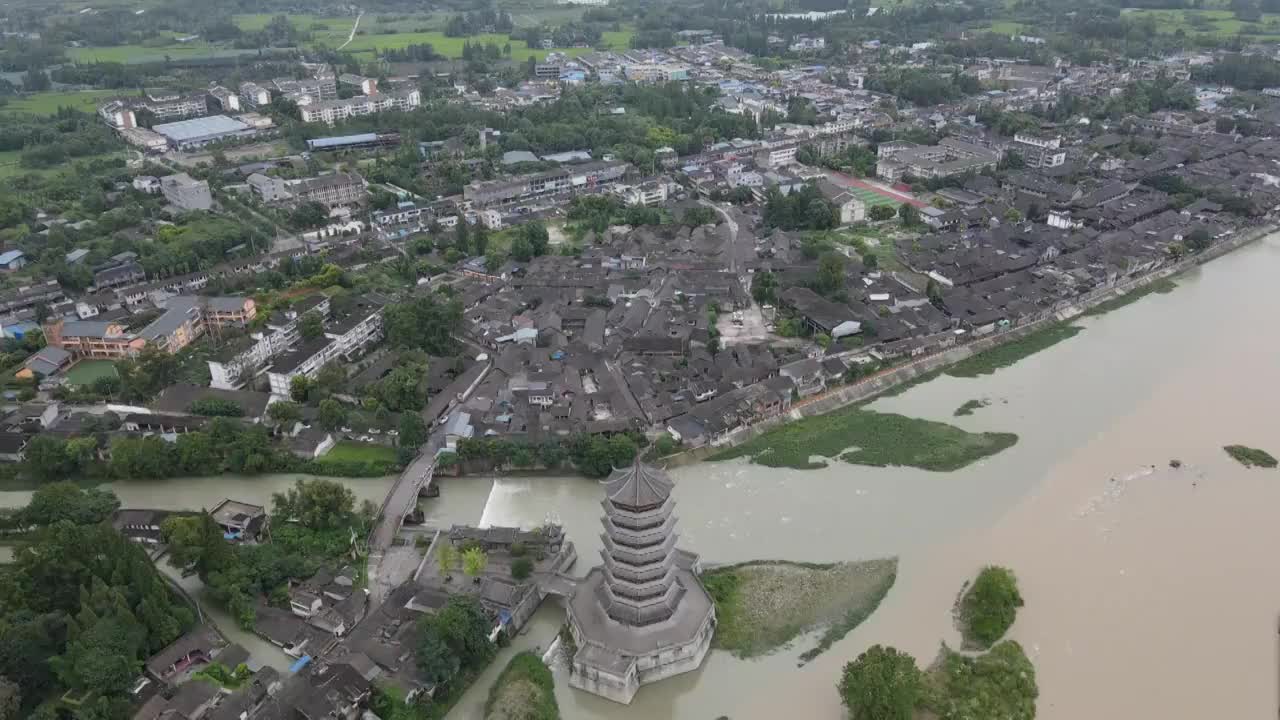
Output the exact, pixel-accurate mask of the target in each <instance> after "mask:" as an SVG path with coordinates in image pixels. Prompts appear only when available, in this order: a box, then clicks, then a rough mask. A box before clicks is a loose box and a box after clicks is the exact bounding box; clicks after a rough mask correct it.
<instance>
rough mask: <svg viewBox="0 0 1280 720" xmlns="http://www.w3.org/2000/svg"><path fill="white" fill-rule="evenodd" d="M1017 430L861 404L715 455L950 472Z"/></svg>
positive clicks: (779, 463) (777, 463)
mask: <svg viewBox="0 0 1280 720" xmlns="http://www.w3.org/2000/svg"><path fill="white" fill-rule="evenodd" d="M1016 442H1018V436H1017V435H1014V434H1013V433H971V432H966V431H964V430H961V429H960V428H958V427H955V426H954V425H948V424H946V423H941V422H934V421H932V420H921V419H919V418H909V417H906V416H904V415H896V414H892V413H878V412H875V411H873V410H867V409H865V408H863V407H860V406H856V405H854V406H850V407H845V408H841V409H839V410H834V411H832V412H829V413H827V414H825V415H815V416H813V417H807V418H803V419H801V420H797V421H795V422H789V423H787V424H785V425H782V426H780V427H777V428H774V429H773V430H770V431H769V432H767V433H765V434H763V435H760V436H758V437H756V438H753V439H751V440H748V441H747V442H745V443H743V444H741V445H739V446H737V447H734V448H729V449H727V450H725V451H724V452H721V453H718V454H716V455H714V456H712V457H711V459H712V460H728V459H730V458H735V457H748V458H751V461H752V462H754V463H757V464H759V465H766V466H768V467H787V468H794V469H797V470H812V469H816V468H822V467H826V466H827V463H826V462H824V461H822V460H818V461H813V460H811V459H810V458H812V457H813V456H815V455H816V456H819V457H822V458H833V457H838V458H840V459H841V460H843V461H844V462H847V463H851V464H854V465H871V466H875V467H887V466H890V465H906V466H908V467H916V468H920V469H922V470H934V471H938V472H947V471H951V470H959V469H960V468H962V467H964V466H966V465H968V464H970V463H972V462H974V461H976V460H981V459H982V458H984V457H988V456H990V455H995V454H996V453H998V452H1000V451H1001V450H1004V449H1006V448H1009V447H1011V446H1013V445H1014V443H1016Z"/></svg>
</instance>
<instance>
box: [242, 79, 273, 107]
mask: <svg viewBox="0 0 1280 720" xmlns="http://www.w3.org/2000/svg"><path fill="white" fill-rule="evenodd" d="M240 100H241V101H242V102H243V104H244V106H245V107H246V108H260V107H262V106H263V105H270V104H271V91H270V90H267V89H266V88H264V87H262V86H261V85H259V84H258V83H252V82H242V83H240Z"/></svg>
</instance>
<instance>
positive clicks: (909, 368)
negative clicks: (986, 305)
mask: <svg viewBox="0 0 1280 720" xmlns="http://www.w3.org/2000/svg"><path fill="white" fill-rule="evenodd" d="M1277 231H1280V226H1278V225H1274V224H1267V225H1263V226H1259V227H1256V228H1252V229H1250V230H1246V231H1243V232H1241V233H1239V234H1238V235H1235V236H1233V237H1231V238H1228V239H1227V240H1224V241H1222V242H1220V243H1218V244H1216V245H1214V246H1213V247H1210V248H1209V249H1207V250H1205V251H1204V252H1201V253H1198V254H1196V255H1193V256H1191V257H1187V258H1184V259H1182V260H1180V261H1178V262H1177V263H1173V264H1171V265H1167V266H1165V267H1162V268H1160V269H1158V270H1156V271H1154V272H1152V273H1150V274H1148V275H1144V276H1141V277H1138V278H1134V279H1132V280H1129V281H1128V282H1125V283H1121V284H1118V285H1115V286H1113V287H1107V288H1100V289H1097V290H1095V291H1093V292H1091V293H1088V294H1086V295H1083V296H1080V297H1078V298H1074V299H1072V300H1070V301H1063V302H1060V303H1058V304H1056V305H1055V306H1054V307H1053V308H1051V309H1050V310H1048V311H1046V312H1045V313H1043V314H1042V316H1041V317H1040V318H1038V319H1036V320H1033V321H1031V322H1028V323H1026V324H1023V325H1020V326H1017V327H1013V328H1010V329H1007V330H1003V331H997V332H995V333H991V334H988V335H986V336H984V337H981V338H978V339H976V340H972V341H970V342H968V343H966V344H964V345H960V346H958V347H953V348H950V349H947V350H943V351H941V352H937V353H934V354H933V355H927V356H923V357H919V358H915V359H912V360H908V361H907V362H905V363H903V364H901V365H898V366H896V367H893V368H890V369H888V370H885V371H883V372H880V373H878V374H876V375H872V376H870V377H867V378H863V379H861V380H859V381H857V382H855V383H852V384H849V385H843V386H840V387H838V388H836V389H834V390H830V391H828V392H826V393H824V394H821V395H816V396H813V397H810V398H806V399H805V400H804V401H803V402H801V403H799V404H797V405H794V406H793V407H792V408H791V410H790V412H786V413H783V414H780V415H775V416H773V417H769V418H765V419H763V420H760V421H758V422H755V423H752V424H750V425H743V426H739V427H737V428H735V429H734V430H732V431H730V432H728V433H725V434H724V435H722V436H720V437H717V438H715V439H713V440H712V441H711V442H710V443H709V444H707V445H704V446H701V447H697V448H691V449H689V450H686V451H684V452H682V453H678V454H675V455H672V456H670V457H668V458H667V459H666V465H667V466H668V467H680V466H683V465H688V464H691V463H695V462H699V461H702V460H707V459H710V458H712V457H713V456H715V455H717V454H719V453H721V452H723V451H724V449H725V448H726V447H734V446H737V445H741V444H743V443H745V442H748V441H750V440H751V439H753V438H755V437H757V436H759V435H761V434H763V433H766V432H768V431H769V430H771V429H773V428H776V427H778V426H780V425H785V424H787V423H789V422H792V421H796V420H800V419H801V418H808V417H813V416H817V415H823V414H825V413H829V412H831V411H833V410H837V409H839V408H843V407H846V406H849V405H854V404H858V403H863V402H868V401H870V400H873V399H875V398H877V397H882V396H883V397H887V396H890V395H893V394H896V393H900V392H902V391H904V390H905V389H907V388H910V387H914V386H915V385H918V384H920V383H924V382H928V381H929V380H932V379H934V378H936V377H938V376H939V375H941V374H943V373H944V372H945V371H946V369H947V368H949V367H951V366H954V365H956V364H958V363H960V362H962V361H965V360H968V359H969V358H971V357H974V356H976V355H979V354H981V353H984V352H987V351H989V350H992V349H994V348H997V347H999V346H1002V345H1006V344H1009V343H1014V342H1018V341H1021V340H1024V339H1026V338H1027V337H1028V336H1030V335H1033V334H1035V333H1037V332H1041V331H1043V330H1044V329H1045V328H1052V327H1055V326H1058V325H1060V324H1061V323H1063V322H1065V321H1067V320H1070V319H1072V318H1075V317H1078V316H1081V315H1083V314H1086V313H1087V312H1088V311H1089V310H1090V309H1092V308H1095V307H1106V305H1107V303H1115V304H1114V305H1112V306H1111V307H1112V308H1114V307H1120V306H1123V305H1128V304H1131V303H1132V302H1135V301H1136V299H1140V298H1141V297H1144V296H1146V295H1148V294H1151V293H1152V292H1158V293H1161V294H1164V293H1165V292H1166V289H1167V288H1168V287H1169V286H1168V284H1167V283H1168V282H1169V281H1170V278H1173V277H1176V276H1177V275H1180V274H1182V273H1185V272H1187V271H1188V270H1191V269H1193V268H1196V267H1199V266H1201V265H1204V264H1205V263H1208V262H1209V261H1211V260H1215V259H1217V258H1219V257H1222V256H1223V255H1226V254H1228V253H1231V252H1232V251H1234V250H1237V249H1239V248H1241V247H1244V246H1246V245H1249V244H1251V243H1253V242H1255V241H1257V240H1259V239H1261V238H1264V237H1266V236H1268V235H1270V234H1272V233H1276V232H1277ZM1151 286H1155V288H1156V289H1155V290H1148V289H1147V288H1149V287H1151ZM1133 293H1139V295H1138V296H1137V298H1135V299H1128V300H1126V298H1128V297H1129V296H1130V295H1132V294H1133ZM1121 301H1123V302H1121ZM1095 314H1097V313H1095ZM1052 344H1053V343H1051V344H1050V345H1052ZM1046 347H1047V346H1046ZM1041 349H1043V348H1041Z"/></svg>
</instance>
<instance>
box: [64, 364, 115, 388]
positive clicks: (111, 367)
mask: <svg viewBox="0 0 1280 720" xmlns="http://www.w3.org/2000/svg"><path fill="white" fill-rule="evenodd" d="M115 375H116V364H115V363H113V362H111V361H110V360H81V361H80V362H78V363H76V364H75V365H72V366H71V369H70V370H68V371H67V382H68V383H70V384H72V385H89V384H91V383H93V381H94V380H97V379H98V378H100V377H115Z"/></svg>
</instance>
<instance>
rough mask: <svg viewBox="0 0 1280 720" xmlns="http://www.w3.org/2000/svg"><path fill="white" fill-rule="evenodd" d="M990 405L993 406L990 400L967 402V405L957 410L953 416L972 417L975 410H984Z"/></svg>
mask: <svg viewBox="0 0 1280 720" xmlns="http://www.w3.org/2000/svg"><path fill="white" fill-rule="evenodd" d="M990 404H991V401H990V400H966V401H965V403H964V404H963V405H961V406H960V407H958V408H956V411H955V412H954V413H952V414H953V415H955V416H956V417H962V416H965V415H972V414H973V411H974V410H978V409H980V408H984V407H986V406H988V405H990Z"/></svg>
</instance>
